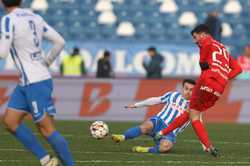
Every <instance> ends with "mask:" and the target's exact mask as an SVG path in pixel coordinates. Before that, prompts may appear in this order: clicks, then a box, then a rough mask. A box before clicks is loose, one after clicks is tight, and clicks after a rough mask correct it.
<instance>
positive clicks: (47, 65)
mask: <svg viewBox="0 0 250 166" xmlns="http://www.w3.org/2000/svg"><path fill="white" fill-rule="evenodd" d="M42 64H43V65H44V66H46V67H49V66H50V62H49V61H48V60H47V58H42Z"/></svg>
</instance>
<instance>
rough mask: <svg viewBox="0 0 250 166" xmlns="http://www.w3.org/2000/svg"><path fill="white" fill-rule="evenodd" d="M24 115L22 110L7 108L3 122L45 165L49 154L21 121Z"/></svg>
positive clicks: (48, 159)
mask: <svg viewBox="0 0 250 166" xmlns="http://www.w3.org/2000/svg"><path fill="white" fill-rule="evenodd" d="M24 116H26V113H24V112H23V111H20V112H19V111H18V110H12V109H7V110H6V112H5V114H4V118H3V123H4V124H5V126H6V128H7V130H8V131H9V132H11V133H12V134H13V135H14V136H15V138H16V139H17V140H18V141H19V142H21V143H22V144H23V145H24V147H25V148H26V149H27V150H29V151H31V152H32V153H33V154H34V155H35V156H36V158H37V159H38V160H40V163H41V164H42V165H43V166H45V165H46V163H48V162H49V161H50V156H49V155H48V153H47V151H46V150H45V149H44V147H43V146H42V145H41V144H40V142H39V140H38V139H37V137H36V136H35V135H34V134H33V133H32V131H31V130H30V129H29V128H28V127H26V126H25V125H24V124H23V123H22V120H23V118H24ZM55 166H57V165H55Z"/></svg>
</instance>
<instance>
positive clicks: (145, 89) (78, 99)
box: [0, 76, 250, 123]
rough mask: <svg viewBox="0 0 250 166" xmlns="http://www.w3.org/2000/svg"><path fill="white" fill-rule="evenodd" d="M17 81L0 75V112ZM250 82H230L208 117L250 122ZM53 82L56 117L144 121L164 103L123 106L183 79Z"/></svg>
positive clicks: (169, 88)
mask: <svg viewBox="0 0 250 166" xmlns="http://www.w3.org/2000/svg"><path fill="white" fill-rule="evenodd" d="M17 82H18V79H17V77H16V76H0V114H2V113H3V111H4V109H5V108H6V105H7V102H8V99H9V96H10V95H11V92H12V91H13V89H14V88H15V86H16V84H17ZM249 83H250V82H249V81H234V82H232V83H230V85H229V86H228V87H227V88H226V90H225V92H224V94H223V96H222V97H221V99H220V100H219V101H218V102H217V105H216V106H215V107H213V108H212V109H211V110H208V111H207V112H206V113H205V114H204V116H205V121H207V122H223V123H225V122H226V123H250V111H249V108H250V93H249V92H250V86H249ZM54 85H55V86H54V100H55V104H56V108H57V116H56V118H57V119H70V120H71V119H74V120H105V121H108V120H111V121H142V120H145V119H147V118H149V117H150V116H152V115H154V114H155V113H157V112H158V111H160V109H161V108H162V106H163V105H158V106H153V107H149V108H141V109H135V110H125V109H124V106H125V105H127V104H129V103H132V102H135V101H139V100H142V99H145V98H148V97H152V96H160V95H163V94H164V93H165V92H167V91H172V90H176V89H177V90H178V89H180V87H181V79H165V80H140V79H82V78H55V79H54Z"/></svg>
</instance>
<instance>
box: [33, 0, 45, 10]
mask: <svg viewBox="0 0 250 166" xmlns="http://www.w3.org/2000/svg"><path fill="white" fill-rule="evenodd" d="M48 7H49V6H48V2H47V0H33V1H32V3H31V9H32V10H35V11H47V9H48Z"/></svg>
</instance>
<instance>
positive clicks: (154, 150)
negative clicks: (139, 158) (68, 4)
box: [148, 145, 160, 153]
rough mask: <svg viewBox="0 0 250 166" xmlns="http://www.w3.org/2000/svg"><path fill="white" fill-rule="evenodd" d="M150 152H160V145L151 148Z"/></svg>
mask: <svg viewBox="0 0 250 166" xmlns="http://www.w3.org/2000/svg"><path fill="white" fill-rule="evenodd" d="M148 152H149V153H160V146H159V145H156V146H154V147H151V148H149V150H148Z"/></svg>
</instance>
